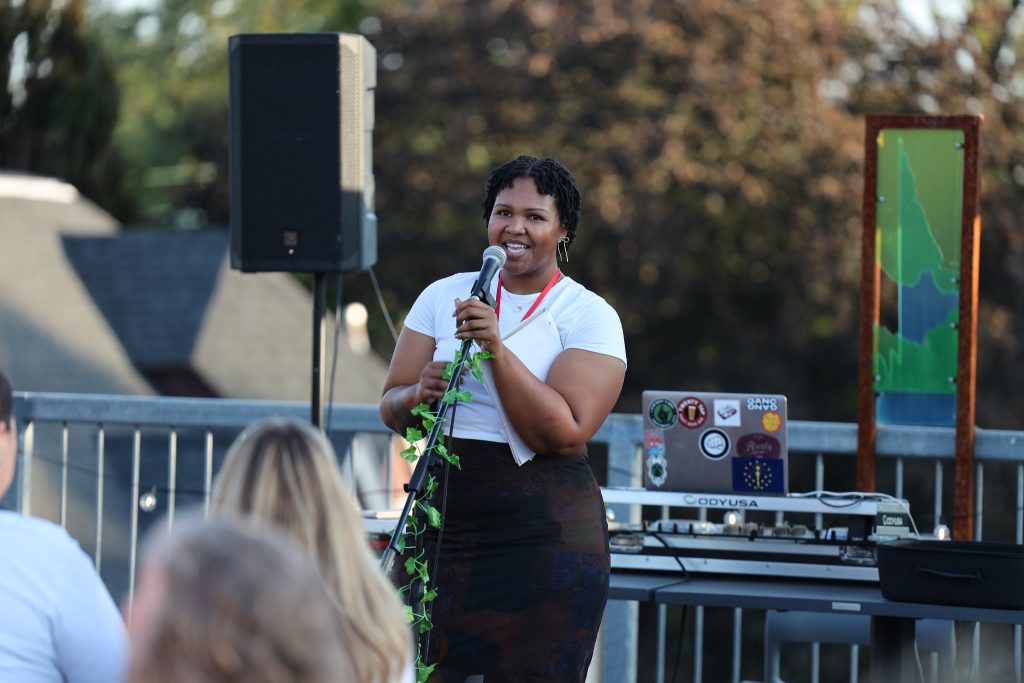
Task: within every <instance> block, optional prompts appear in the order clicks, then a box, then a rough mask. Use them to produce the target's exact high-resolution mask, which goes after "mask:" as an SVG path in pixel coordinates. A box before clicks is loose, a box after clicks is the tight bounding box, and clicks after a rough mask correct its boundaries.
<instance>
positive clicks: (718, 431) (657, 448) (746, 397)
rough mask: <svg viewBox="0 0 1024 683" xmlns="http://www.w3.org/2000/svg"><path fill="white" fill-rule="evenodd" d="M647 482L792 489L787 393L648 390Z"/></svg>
mask: <svg viewBox="0 0 1024 683" xmlns="http://www.w3.org/2000/svg"><path fill="white" fill-rule="evenodd" d="M643 417H644V456H643V457H644V488H646V489H647V490H655V491H687V492H692V493H745V494H755V495H759V494H785V493H788V492H789V482H788V475H789V462H788V461H789V453H788V448H787V442H786V429H787V417H786V397H785V396H781V395H779V394H724V393H713V392H699V391H653V390H648V391H644V392H643Z"/></svg>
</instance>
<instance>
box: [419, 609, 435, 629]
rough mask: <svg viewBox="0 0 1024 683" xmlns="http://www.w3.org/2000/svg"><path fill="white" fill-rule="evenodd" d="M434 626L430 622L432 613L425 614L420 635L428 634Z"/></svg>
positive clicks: (421, 622) (421, 621)
mask: <svg viewBox="0 0 1024 683" xmlns="http://www.w3.org/2000/svg"><path fill="white" fill-rule="evenodd" d="M433 627H434V626H433V624H432V623H431V621H430V612H424V613H423V618H422V619H421V620H420V633H426V632H427V631H429V630H430V629H432V628H433Z"/></svg>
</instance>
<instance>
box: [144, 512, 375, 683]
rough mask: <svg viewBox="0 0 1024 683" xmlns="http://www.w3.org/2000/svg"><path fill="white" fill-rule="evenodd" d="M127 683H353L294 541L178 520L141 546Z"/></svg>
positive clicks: (323, 600)
mask: <svg viewBox="0 0 1024 683" xmlns="http://www.w3.org/2000/svg"><path fill="white" fill-rule="evenodd" d="M129 634H130V636H131V644H132V659H131V664H130V666H129V676H128V683H243V682H244V683H328V682H330V683H334V682H336V681H350V680H357V679H356V678H355V677H354V675H353V674H352V668H351V662H350V654H349V653H348V652H346V651H345V650H344V648H342V647H340V646H339V642H338V632H337V625H336V617H335V614H334V610H333V609H332V608H331V605H330V599H329V597H328V594H327V589H326V587H325V586H324V584H323V580H322V579H321V577H320V575H319V572H318V571H317V569H316V567H314V566H313V564H312V563H311V562H310V561H309V559H308V558H307V557H306V556H305V555H303V553H302V552H301V551H300V550H299V549H298V548H297V547H295V543H294V541H292V540H291V539H289V538H288V537H286V536H285V535H284V534H281V533H280V532H277V531H275V530H273V529H271V528H268V527H266V526H260V525H254V524H249V523H246V522H244V521H241V520H232V519H228V518H224V519H211V520H207V521H202V520H199V519H198V518H195V519H190V518H189V517H188V516H186V517H184V518H179V521H178V522H177V523H176V524H175V527H174V529H173V530H171V531H170V532H166V531H164V530H160V531H158V532H156V534H155V535H153V536H151V537H150V538H149V539H147V541H146V543H145V545H144V549H143V553H142V564H141V570H140V573H139V583H138V588H137V591H136V595H135V599H134V601H133V605H132V610H131V623H130V625H129Z"/></svg>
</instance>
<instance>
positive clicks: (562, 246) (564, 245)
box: [558, 237, 569, 263]
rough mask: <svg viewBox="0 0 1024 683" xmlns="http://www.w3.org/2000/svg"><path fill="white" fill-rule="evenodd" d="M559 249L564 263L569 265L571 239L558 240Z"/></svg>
mask: <svg viewBox="0 0 1024 683" xmlns="http://www.w3.org/2000/svg"><path fill="white" fill-rule="evenodd" d="M558 248H559V250H560V251H559V252H558V255H559V256H560V257H562V260H563V261H565V262H566V263H568V262H569V238H568V237H563V238H562V239H560V240H558Z"/></svg>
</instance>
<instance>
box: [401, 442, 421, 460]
mask: <svg viewBox="0 0 1024 683" xmlns="http://www.w3.org/2000/svg"><path fill="white" fill-rule="evenodd" d="M399 455H400V456H402V459H403V460H408V461H409V462H416V458H418V457H419V455H418V454H417V453H416V447H415V446H409V447H408V448H406V449H405V450H403V451H402V452H401V453H399Z"/></svg>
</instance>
